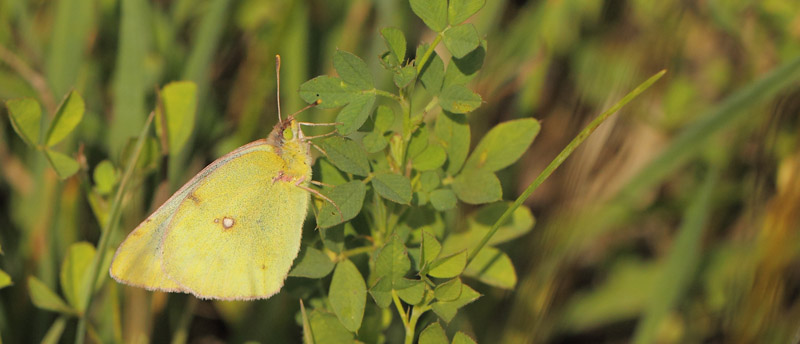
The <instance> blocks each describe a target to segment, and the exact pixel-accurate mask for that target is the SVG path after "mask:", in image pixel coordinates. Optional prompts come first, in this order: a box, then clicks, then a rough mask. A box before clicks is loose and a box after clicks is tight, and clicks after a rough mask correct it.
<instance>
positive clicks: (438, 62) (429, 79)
mask: <svg viewBox="0 0 800 344" xmlns="http://www.w3.org/2000/svg"><path fill="white" fill-rule="evenodd" d="M426 48H427V47H426V46H425V45H421V46H420V47H419V49H418V50H417V61H419V59H420V58H421V56H420V54H421V52H420V50H424V49H426ZM418 77H419V81H420V82H421V83H422V87H424V88H425V90H426V91H428V93H430V94H431V95H434V96H435V95H439V93H440V92H441V91H442V83H443V82H444V61H442V58H441V57H439V55H437V54H436V52H433V54H431V56H430V57H429V58H428V60H427V61H426V62H425V65H424V66H422V69H420V71H419V75H418Z"/></svg>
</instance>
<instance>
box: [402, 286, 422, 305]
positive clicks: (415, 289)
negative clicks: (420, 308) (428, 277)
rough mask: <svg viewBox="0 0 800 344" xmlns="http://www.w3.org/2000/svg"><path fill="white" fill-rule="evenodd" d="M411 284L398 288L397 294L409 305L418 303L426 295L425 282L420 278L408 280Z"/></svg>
mask: <svg viewBox="0 0 800 344" xmlns="http://www.w3.org/2000/svg"><path fill="white" fill-rule="evenodd" d="M406 281H407V283H409V284H410V286H408V287H406V288H403V289H399V290H397V296H399V297H400V299H402V300H403V301H405V302H406V303H408V304H409V305H416V304H419V303H420V302H421V301H422V297H423V296H425V282H423V281H420V280H406Z"/></svg>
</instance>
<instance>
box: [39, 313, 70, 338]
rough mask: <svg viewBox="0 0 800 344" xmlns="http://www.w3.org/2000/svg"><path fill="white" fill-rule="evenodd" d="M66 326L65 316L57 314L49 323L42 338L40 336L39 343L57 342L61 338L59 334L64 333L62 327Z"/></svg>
mask: <svg viewBox="0 0 800 344" xmlns="http://www.w3.org/2000/svg"><path fill="white" fill-rule="evenodd" d="M66 327H67V317H66V316H64V315H62V316H59V317H58V318H57V319H56V321H55V322H53V325H50V328H49V329H48V330H47V333H45V335H44V338H42V342H41V344H58V342H59V341H60V340H61V335H62V334H64V328H66Z"/></svg>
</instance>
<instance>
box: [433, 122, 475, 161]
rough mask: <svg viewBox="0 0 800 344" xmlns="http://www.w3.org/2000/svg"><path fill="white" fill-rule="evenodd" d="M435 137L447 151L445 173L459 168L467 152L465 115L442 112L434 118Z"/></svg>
mask: <svg viewBox="0 0 800 344" xmlns="http://www.w3.org/2000/svg"><path fill="white" fill-rule="evenodd" d="M435 132H436V137H437V138H439V143H440V144H441V145H442V147H444V150H445V151H446V152H447V173H448V174H450V175H455V174H456V173H458V171H460V170H461V166H463V165H464V161H465V160H466V159H467V153H469V142H470V132H469V122H467V116H464V115H462V114H454V113H449V112H444V113H442V114H441V115H439V117H437V118H436V128H435Z"/></svg>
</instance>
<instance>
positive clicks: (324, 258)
mask: <svg viewBox="0 0 800 344" xmlns="http://www.w3.org/2000/svg"><path fill="white" fill-rule="evenodd" d="M333 266H334V264H333V262H332V261H331V258H330V257H328V255H326V254H325V253H322V251H320V250H317V249H315V248H313V247H306V248H305V249H304V250H303V251H301V252H300V255H298V257H297V260H296V261H295V264H294V266H293V267H292V271H290V272H289V276H291V277H307V278H323V277H325V276H327V275H328V274H329V273H331V271H332V270H333Z"/></svg>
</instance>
